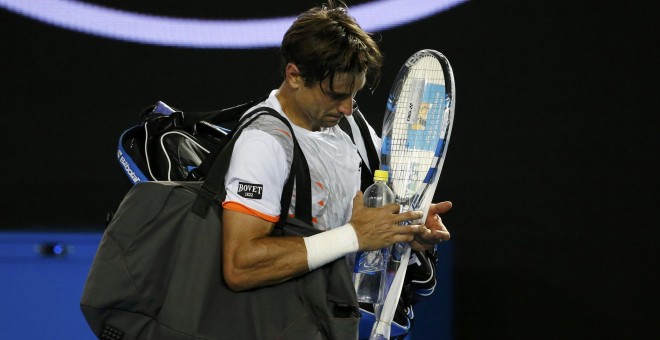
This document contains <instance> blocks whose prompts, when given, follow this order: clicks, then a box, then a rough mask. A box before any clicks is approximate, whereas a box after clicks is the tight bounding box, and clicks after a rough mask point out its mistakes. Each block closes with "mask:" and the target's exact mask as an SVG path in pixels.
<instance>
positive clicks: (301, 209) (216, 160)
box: [193, 107, 312, 232]
mask: <svg viewBox="0 0 660 340" xmlns="http://www.w3.org/2000/svg"><path fill="white" fill-rule="evenodd" d="M262 115H269V116H272V117H275V118H277V119H279V120H281V121H282V122H283V123H284V124H285V125H286V126H287V128H288V129H289V131H290V132H291V138H292V139H293V160H292V164H291V170H290V171H289V177H288V178H287V180H286V183H285V185H284V188H283V190H282V199H281V201H280V203H281V206H280V207H281V210H280V219H279V221H278V222H277V223H276V226H275V228H276V230H279V232H281V231H283V229H284V228H285V227H284V226H285V225H286V222H287V219H288V218H289V216H288V211H289V206H290V205H291V196H292V194H293V184H294V181H295V184H296V214H295V217H296V218H297V219H300V220H302V221H304V222H306V223H308V224H310V225H311V221H312V208H311V204H312V203H311V201H312V200H311V198H312V194H311V180H310V177H309V167H308V165H307V160H306V159H305V155H304V154H303V152H302V149H301V148H300V145H299V144H298V140H297V139H296V136H295V134H294V133H293V128H292V126H291V124H290V123H289V121H288V120H287V119H286V118H285V117H283V116H282V115H280V114H279V112H277V111H275V110H274V109H272V108H269V107H260V108H258V109H256V110H254V111H252V112H250V113H249V114H248V115H246V116H245V117H243V118H242V119H241V124H240V126H239V127H238V128H236V129H234V130H232V132H231V133H230V135H229V136H227V138H225V139H224V140H223V141H222V145H221V146H220V147H218V148H217V149H216V154H214V155H209V156H208V159H211V160H212V163H211V164H210V166H209V170H208V172H207V173H208V176H207V177H206V179H205V180H204V183H203V184H202V188H201V190H200V193H199V195H198V199H197V202H196V203H195V207H194V208H193V211H194V212H195V213H197V214H198V215H200V216H204V214H205V213H206V209H208V207H209V206H210V204H212V203H213V202H214V203H215V204H221V203H222V200H223V199H224V196H225V194H226V193H225V188H224V180H225V175H226V173H227V170H228V169H229V162H230V160H231V155H232V152H233V149H234V144H236V141H237V139H238V137H240V135H241V134H242V133H243V130H244V129H245V127H247V126H248V125H250V124H252V122H254V121H255V120H257V119H258V118H259V117H260V116H262Z"/></svg>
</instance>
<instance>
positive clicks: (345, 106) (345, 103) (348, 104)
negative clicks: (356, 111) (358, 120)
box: [337, 98, 353, 116]
mask: <svg viewBox="0 0 660 340" xmlns="http://www.w3.org/2000/svg"><path fill="white" fill-rule="evenodd" d="M337 111H339V112H340V113H342V114H344V116H350V115H352V114H353V98H346V99H345V100H342V101H341V102H340V103H339V107H337Z"/></svg>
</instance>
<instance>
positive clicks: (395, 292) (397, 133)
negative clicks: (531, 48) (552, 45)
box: [371, 49, 455, 339]
mask: <svg viewBox="0 0 660 340" xmlns="http://www.w3.org/2000/svg"><path fill="white" fill-rule="evenodd" d="M454 105H455V88H454V75H453V73H452V69H451V66H450V65H449V61H448V60H447V58H446V57H445V56H444V55H442V54H441V53H439V52H437V51H434V50H428V49H427V50H421V51H419V52H417V53H415V54H413V55H412V56H411V57H410V58H408V60H407V61H406V63H405V64H404V65H403V66H402V67H401V69H400V70H399V73H398V75H397V77H396V79H395V81H394V83H393V85H392V89H391V91H390V96H389V98H388V100H387V106H386V111H385V117H384V120H383V134H382V136H383V146H382V149H381V168H382V169H383V170H387V171H388V172H389V179H388V184H389V185H390V187H391V188H392V191H393V192H394V196H395V199H396V202H397V203H399V204H400V205H401V211H402V212H405V211H410V210H422V211H424V217H423V219H422V220H421V221H422V222H423V221H425V220H426V215H427V214H428V207H429V205H430V204H431V201H432V199H433V195H434V193H435V188H436V186H437V184H438V179H439V177H440V172H441V170H442V165H443V163H444V160H445V155H446V150H447V144H448V142H449V136H450V135H451V128H452V125H453V120H454ZM410 223H412V222H410ZM409 257H410V245H409V244H408V243H398V244H395V245H394V246H393V248H392V252H391V260H390V266H389V267H388V275H387V282H386V284H387V285H388V286H389V289H388V290H387V291H386V298H385V302H384V304H383V306H382V308H376V309H377V310H378V309H380V314H379V315H377V321H376V323H375V324H374V328H373V331H372V333H371V339H389V336H390V327H391V323H392V319H393V317H394V312H395V310H396V307H397V304H398V302H399V297H400V296H401V290H402V288H403V279H404V277H405V274H406V269H407V267H408V260H409Z"/></svg>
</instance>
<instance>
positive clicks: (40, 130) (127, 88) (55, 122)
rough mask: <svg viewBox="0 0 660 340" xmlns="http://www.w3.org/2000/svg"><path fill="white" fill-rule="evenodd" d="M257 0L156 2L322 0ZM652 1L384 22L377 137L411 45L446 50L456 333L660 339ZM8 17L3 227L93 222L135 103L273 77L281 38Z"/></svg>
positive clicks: (447, 181) (222, 90) (443, 195)
mask: <svg viewBox="0 0 660 340" xmlns="http://www.w3.org/2000/svg"><path fill="white" fill-rule="evenodd" d="M261 2H263V1H261ZM261 2H259V3H257V2H255V1H252V2H249V1H245V2H241V4H242V5H241V7H236V8H231V6H239V5H237V4H234V3H231V5H230V4H229V3H224V2H219V3H217V4H216V5H213V4H212V3H215V2H211V1H206V2H200V4H195V6H192V5H191V6H186V8H187V9H182V8H183V7H184V4H183V3H178V2H174V1H171V2H164V1H160V2H158V4H159V5H158V6H156V7H157V8H159V10H158V11H162V12H160V14H177V13H180V16H191V17H195V16H196V17H201V16H209V17H212V15H211V14H209V13H210V12H209V11H211V10H212V9H214V8H216V9H219V8H222V13H236V17H243V16H244V15H245V13H251V12H250V11H252V10H255V9H256V11H257V12H256V13H257V14H259V13H261V14H262V15H263V16H269V17H270V16H273V15H274V14H280V13H281V14H282V15H284V14H290V13H296V12H299V11H301V10H303V9H304V8H306V7H310V6H312V5H314V4H316V2H305V5H304V6H301V5H300V4H298V3H297V4H296V5H290V7H287V9H286V10H282V9H281V8H282V7H281V6H266V7H264V6H261ZM97 3H100V4H106V5H107V4H113V3H114V4H115V5H116V6H118V7H119V8H130V9H135V10H143V11H147V10H149V9H150V8H154V6H151V7H149V4H148V2H147V3H146V5H145V2H141V3H142V5H143V6H145V7H144V8H138V7H134V8H131V7H129V6H138V5H135V4H133V5H131V2H129V1H124V2H122V1H115V2H112V1H97ZM202 3H203V4H202ZM301 3H302V2H301ZM355 3H356V2H353V4H355ZM411 3H414V1H413V2H411ZM270 4H271V5H272V3H270ZM350 4H351V2H349V5H350ZM287 6H289V5H287ZM231 9H233V11H232V10H231ZM278 10H280V11H281V12H277V11H278ZM289 10H291V11H292V12H288V11H289ZM211 13H212V12H211ZM653 13H654V12H653V11H652V10H651V8H643V6H642V5H641V3H637V2H625V3H623V2H621V3H618V4H612V2H608V1H606V2H597V1H574V2H549V1H548V2H535V1H523V0H517V1H479V0H476V1H469V2H466V3H464V4H462V5H459V6H457V7H455V8H452V9H451V10H449V11H446V12H443V13H440V14H438V15H435V16H433V17H430V18H427V19H425V20H422V21H419V22H416V23H413V24H409V25H405V26H402V27H398V28H395V29H390V30H386V31H383V32H378V36H379V37H380V39H381V42H380V46H381V47H382V50H383V52H384V53H385V55H386V61H387V64H386V65H385V67H384V69H383V75H382V82H381V84H380V86H379V88H378V89H377V91H376V92H375V93H374V94H373V95H371V94H368V93H363V94H360V95H359V98H358V99H359V100H360V107H361V109H362V111H363V112H365V113H366V114H367V116H368V118H369V120H370V121H371V122H372V124H373V125H374V126H375V127H376V129H377V131H378V130H379V128H380V123H381V119H382V113H383V112H384V106H385V98H386V94H387V92H388V91H389V82H391V80H392V79H393V78H394V76H395V74H396V72H397V71H398V69H399V67H400V66H401V64H402V63H403V62H404V61H405V59H406V58H407V57H408V56H409V55H411V54H412V53H414V52H415V51H417V50H419V49H422V48H432V49H436V50H439V51H440V52H442V53H443V54H445V55H446V56H447V57H448V58H449V60H450V62H451V63H452V67H453V69H454V75H455V78H456V84H457V106H456V118H455V122H454V124H455V125H454V129H453V133H452V140H451V143H450V147H449V151H448V156H447V159H446V162H445V166H444V169H443V173H442V177H441V180H440V185H439V187H438V192H437V194H436V198H437V199H439V200H445V199H448V200H452V201H453V202H454V209H453V210H452V211H451V212H450V213H449V214H447V215H446V216H445V217H444V220H445V221H446V223H447V225H448V226H449V227H450V230H451V232H452V240H451V241H450V242H451V243H452V249H453V252H454V253H453V256H452V266H453V276H454V283H453V286H454V292H453V306H454V315H453V322H452V324H453V328H454V335H455V338H457V339H489V338H502V339H545V338H547V339H584V338H597V339H624V338H626V339H656V338H658V337H660V322H659V320H660V308H659V307H658V306H659V305H660V294H659V292H658V291H659V288H658V287H659V285H658V281H656V280H654V278H655V276H657V272H658V265H657V264H656V261H657V260H658V259H660V256H658V255H659V252H658V250H657V249H658V247H657V245H656V243H657V240H658V237H659V236H660V232H659V231H658V226H657V222H655V217H656V215H657V214H656V211H657V209H658V200H657V198H656V197H657V193H658V187H659V186H658V182H659V181H658V176H659V175H660V171H659V170H660V169H659V168H660V167H659V157H658V153H659V152H658V151H659V145H658V140H659V139H658V133H659V132H660V129H659V124H658V123H659V118H658V115H659V111H658V105H657V102H658V99H657V98H658V96H657V90H658V86H657V85H656V79H657V78H656V77H655V76H656V75H657V71H658V66H657V60H658V58H657V57H658V55H657V53H656V52H655V49H656V48H657V37H658V32H659V30H658V29H657V28H656V26H655V21H657V19H656V18H655V17H654V14H653ZM246 16H247V15H246ZM0 27H1V29H2V36H1V38H0V39H1V40H0V43H1V46H2V53H1V54H0V61H1V65H2V75H1V76H0V79H2V81H1V82H0V94H1V98H2V105H1V106H0V107H1V108H2V111H3V112H2V118H3V121H4V127H5V128H4V129H3V135H2V136H3V138H2V141H3V152H2V153H3V154H2V158H3V162H2V167H1V169H2V170H0V171H2V172H1V173H0V174H1V177H0V178H2V179H3V184H2V195H3V196H4V200H3V202H4V203H2V205H0V207H1V208H0V212H1V213H0V227H1V228H3V229H7V230H9V229H22V230H44V229H48V230H53V229H77V230H99V229H101V228H102V226H103V223H104V219H105V214H106V212H108V211H112V210H114V209H115V208H116V206H117V204H118V203H119V201H120V200H121V198H122V197H123V195H124V194H125V192H126V190H127V189H128V188H129V182H128V180H127V179H126V178H125V176H124V175H123V173H122V171H121V169H120V167H119V164H118V162H117V160H116V158H115V152H116V144H117V139H118V138H119V135H120V134H121V132H122V131H123V130H124V129H126V128H128V127H130V126H132V125H134V124H136V123H137V122H138V114H139V112H140V111H141V109H142V108H144V107H146V106H148V105H150V104H153V103H154V102H155V101H157V100H163V101H166V102H167V103H170V104H171V105H173V106H176V107H178V108H181V109H183V110H187V111H197V110H209V109H215V108H221V107H225V106H229V105H233V104H237V103H240V102H242V101H245V100H248V99H252V98H255V97H258V96H261V95H263V94H265V93H266V92H267V91H269V90H270V89H272V88H275V87H277V86H278V85H279V82H280V77H279V72H278V67H279V66H278V59H277V50H276V49H261V50H249V51H246V50H203V49H185V48H172V47H158V46H145V45H138V44H134V43H127V42H120V41H114V40H107V39H103V38H97V37H92V36H89V35H84V34H80V33H76V32H72V31H68V30H63V29H60V28H55V27H52V26H48V25H45V24H41V23H37V22H35V21H33V20H30V19H27V18H25V17H22V16H18V15H15V14H13V13H10V12H7V11H4V10H0Z"/></svg>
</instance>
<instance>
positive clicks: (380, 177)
mask: <svg viewBox="0 0 660 340" xmlns="http://www.w3.org/2000/svg"><path fill="white" fill-rule="evenodd" d="M387 177H388V175H387V171H385V170H376V171H374V181H387Z"/></svg>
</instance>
